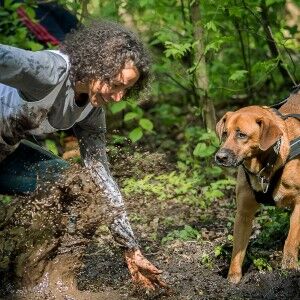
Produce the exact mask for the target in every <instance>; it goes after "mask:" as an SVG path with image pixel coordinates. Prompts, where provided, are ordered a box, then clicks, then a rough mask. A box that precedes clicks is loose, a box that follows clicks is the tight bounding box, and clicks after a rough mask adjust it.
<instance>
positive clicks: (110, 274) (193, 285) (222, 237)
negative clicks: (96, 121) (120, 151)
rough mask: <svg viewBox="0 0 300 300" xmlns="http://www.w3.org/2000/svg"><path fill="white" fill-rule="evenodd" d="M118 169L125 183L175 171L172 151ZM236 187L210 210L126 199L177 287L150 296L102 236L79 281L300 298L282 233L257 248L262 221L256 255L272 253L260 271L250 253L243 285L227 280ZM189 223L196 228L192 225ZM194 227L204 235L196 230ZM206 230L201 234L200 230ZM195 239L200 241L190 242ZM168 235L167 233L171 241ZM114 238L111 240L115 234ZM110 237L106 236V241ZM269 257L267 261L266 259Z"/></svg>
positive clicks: (148, 248) (127, 290)
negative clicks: (284, 265)
mask: <svg viewBox="0 0 300 300" xmlns="http://www.w3.org/2000/svg"><path fill="white" fill-rule="evenodd" d="M112 169H113V173H114V176H115V178H117V180H118V181H119V184H120V185H121V186H122V182H123V181H124V179H125V178H127V177H131V176H132V175H133V174H134V175H135V176H137V177H138V176H144V175H145V174H147V173H156V174H160V173H163V172H165V171H166V170H170V169H172V166H171V165H170V164H168V163H167V161H165V156H163V155H160V154H157V153H152V154H149V153H148V154H144V155H143V156H142V160H139V161H134V159H132V158H131V159H130V158H128V157H127V158H124V159H122V158H121V159H120V158H119V159H117V160H116V161H115V162H113V166H112ZM233 194H234V193H233V191H231V192H229V194H228V195H227V196H228V197H226V198H224V199H222V200H216V201H214V202H213V203H212V204H211V205H210V206H209V207H208V208H201V207H199V206H197V205H195V204H188V203H182V202H178V201H177V200H176V199H171V200H165V201H161V200H158V199H157V198H156V197H153V196H151V195H145V194H136V195H132V194H131V195H130V197H129V196H127V197H125V201H126V205H127V208H128V214H129V217H130V219H131V223H132V226H133V229H134V231H135V233H136V235H137V237H138V239H139V241H140V243H141V246H142V249H143V252H144V254H145V255H146V256H147V258H149V259H150V260H151V261H152V262H153V263H155V264H156V265H157V266H158V267H159V268H161V269H162V270H164V272H163V275H162V277H163V278H164V279H165V280H166V282H168V284H169V286H170V288H171V289H170V291H168V292H166V291H157V292H154V293H145V292H143V291H139V290H138V289H137V288H135V287H134V286H133V284H132V283H131V282H130V278H129V274H128V271H127V269H126V266H125V265H124V260H123V257H122V253H121V252H120V251H119V250H118V249H117V248H115V247H114V246H110V247H109V246H108V244H109V243H106V242H103V239H104V240H105V235H103V233H102V234H101V233H100V232H98V233H99V237H98V238H97V239H96V241H95V244H94V245H93V246H91V247H90V248H89V250H88V253H87V255H86V256H85V267H84V268H83V269H82V271H81V273H80V275H79V278H80V282H81V288H82V289H87V290H95V291H99V290H100V291H104V292H105V291H106V292H109V291H111V292H113V293H114V297H113V298H114V299H132V300H133V299H170V300H173V299H174V300H175V299H178V300H179V299H180V300H187V299H300V272H297V271H283V270H281V269H280V260H281V255H282V252H281V250H282V249H283V243H284V239H285V233H282V236H281V237H279V238H278V237H277V236H276V237H275V236H274V239H276V240H275V241H270V242H271V246H270V245H266V247H259V246H257V245H255V239H256V236H257V235H259V233H260V228H259V225H258V224H255V225H254V234H253V235H252V237H251V240H250V246H249V248H248V249H249V251H250V252H251V255H252V256H255V257H257V258H258V262H259V261H260V260H259V258H260V257H264V258H267V259H266V261H267V262H268V263H265V264H263V263H261V269H262V270H258V268H259V267H260V265H259V263H258V264H257V265H258V268H256V267H254V266H253V264H251V261H250V259H249V258H246V263H245V268H244V270H243V272H244V276H243V278H242V280H241V282H240V283H239V284H237V285H233V284H230V283H229V282H228V281H227V280H226V275H227V271H228V266H229V262H230V255H231V249H232V241H230V236H231V234H232V226H233V218H234V213H235V204H234V199H233ZM187 226H190V227H187ZM190 228H193V229H195V230H196V231H195V232H197V233H195V232H194V231H193V230H192V232H191V229H190ZM198 233H199V234H198ZM189 236H193V237H194V239H193V240H187V239H189V238H188V237H189ZM166 237H167V238H166ZM108 239H109V238H108ZM101 240H102V241H101ZM106 240H107V239H106ZM262 261H265V260H262Z"/></svg>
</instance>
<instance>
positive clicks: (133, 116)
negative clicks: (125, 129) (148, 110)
mask: <svg viewBox="0 0 300 300" xmlns="http://www.w3.org/2000/svg"><path fill="white" fill-rule="evenodd" d="M138 116H139V115H138V114H137V113H135V112H129V113H127V114H126V115H125V116H124V121H125V122H128V121H131V120H133V119H136V118H138Z"/></svg>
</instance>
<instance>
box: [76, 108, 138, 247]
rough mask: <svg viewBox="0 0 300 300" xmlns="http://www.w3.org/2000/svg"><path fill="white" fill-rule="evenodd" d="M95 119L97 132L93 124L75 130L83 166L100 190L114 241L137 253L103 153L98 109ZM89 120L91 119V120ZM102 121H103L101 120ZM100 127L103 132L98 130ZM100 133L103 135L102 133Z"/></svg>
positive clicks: (103, 137) (85, 124) (135, 242)
mask: <svg viewBox="0 0 300 300" xmlns="http://www.w3.org/2000/svg"><path fill="white" fill-rule="evenodd" d="M97 113H98V114H99V115H98V118H96V119H98V120H99V123H100V124H99V123H98V126H99V127H98V128H97V129H95V128H93V126H92V125H91V124H92V122H89V123H88V122H84V123H81V124H77V125H75V126H74V132H75V134H76V136H77V138H78V140H79V145H80V153H81V156H82V158H83V161H84V164H85V166H86V167H87V168H88V169H89V170H90V171H91V175H92V177H93V179H94V181H95V183H96V184H97V185H98V186H99V187H100V189H101V191H102V194H103V196H104V198H105V199H104V200H105V201H106V203H107V206H108V207H109V212H110V216H109V218H108V219H110V220H111V221H110V224H109V228H110V231H111V233H112V235H113V237H114V239H115V241H116V242H117V243H118V244H120V245H121V246H123V247H125V248H127V249H137V248H138V243H137V241H136V239H135V236H134V234H133V231H132V229H131V226H130V223H129V220H128V217H127V214H126V210H125V207H124V202H123V198H122V195H121V193H120V190H119V188H118V186H117V184H116V182H115V181H114V179H113V178H112V176H111V174H110V171H109V166H108V160H107V156H106V149H105V133H104V132H105V127H104V126H105V125H104V124H105V119H104V112H102V111H101V109H97V110H96V111H94V115H93V117H94V118H95V114H97ZM90 118H92V116H90ZM101 119H102V120H101ZM101 124H102V128H101ZM101 131H102V132H101Z"/></svg>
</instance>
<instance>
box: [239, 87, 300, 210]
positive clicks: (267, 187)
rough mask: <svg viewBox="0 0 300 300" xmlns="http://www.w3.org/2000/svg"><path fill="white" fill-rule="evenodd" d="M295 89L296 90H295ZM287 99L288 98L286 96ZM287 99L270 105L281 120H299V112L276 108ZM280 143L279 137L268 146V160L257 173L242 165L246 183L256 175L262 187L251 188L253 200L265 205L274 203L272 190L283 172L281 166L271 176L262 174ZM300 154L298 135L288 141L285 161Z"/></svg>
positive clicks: (277, 150)
mask: <svg viewBox="0 0 300 300" xmlns="http://www.w3.org/2000/svg"><path fill="white" fill-rule="evenodd" d="M299 89H300V88H299V87H298V88H297V91H299ZM297 91H296V92H297ZM287 99H288V98H287ZM287 99H285V100H283V101H281V102H280V103H277V104H275V105H273V106H271V108H272V110H273V111H274V112H275V113H276V114H277V115H279V116H280V117H281V118H282V119H283V120H286V119H288V118H295V119H298V120H299V121H300V114H287V115H283V114H282V113H281V112H280V111H279V110H278V109H277V108H280V107H281V106H282V105H283V104H284V103H286V102H287ZM280 145H281V139H280V140H278V141H277V142H276V143H275V145H273V146H271V147H270V155H269V156H268V160H267V163H266V165H265V166H264V167H263V168H262V169H261V170H260V171H259V172H258V174H254V173H252V172H250V171H249V170H248V169H247V168H246V167H245V166H244V165H243V169H244V171H245V175H246V179H247V182H248V184H249V185H250V187H251V182H250V175H256V176H257V177H258V178H259V180H260V184H261V187H262V191H259V192H258V191H255V190H254V189H252V190H253V193H254V196H255V200H256V202H258V203H261V204H265V205H275V204H276V203H275V201H274V198H273V191H274V189H275V186H276V183H277V181H278V180H279V178H280V177H281V175H282V172H283V166H282V167H281V168H280V169H279V170H277V171H276V172H275V174H274V175H273V176H272V178H270V179H269V178H268V177H267V176H265V175H264V174H267V173H268V172H270V171H271V170H272V168H273V167H274V165H275V162H276V160H277V157H278V154H279V149H280ZM299 155H300V137H297V138H295V139H293V140H292V141H291V142H290V153H289V155H288V158H287V160H286V163H287V162H289V161H291V160H293V159H295V158H297V157H298V156H299Z"/></svg>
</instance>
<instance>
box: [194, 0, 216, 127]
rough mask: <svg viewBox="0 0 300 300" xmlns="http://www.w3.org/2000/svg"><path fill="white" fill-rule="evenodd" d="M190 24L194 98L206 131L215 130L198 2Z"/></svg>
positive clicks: (195, 2) (213, 109) (214, 115)
mask: <svg viewBox="0 0 300 300" xmlns="http://www.w3.org/2000/svg"><path fill="white" fill-rule="evenodd" d="M190 14H191V22H192V25H193V28H194V29H193V31H194V32H193V34H194V38H195V40H196V41H197V42H198V43H197V45H196V46H195V49H194V65H195V66H196V69H195V73H194V74H195V79H194V85H195V87H196V97H197V99H199V100H198V103H199V105H200V106H202V110H203V113H202V114H203V121H204V124H205V127H206V129H207V130H215V127H216V114H215V108H214V104H213V102H212V100H211V99H209V97H208V75H207V67H206V61H205V54H204V50H205V46H204V30H203V26H202V24H201V14H200V1H194V2H193V3H192V4H191V8H190Z"/></svg>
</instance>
